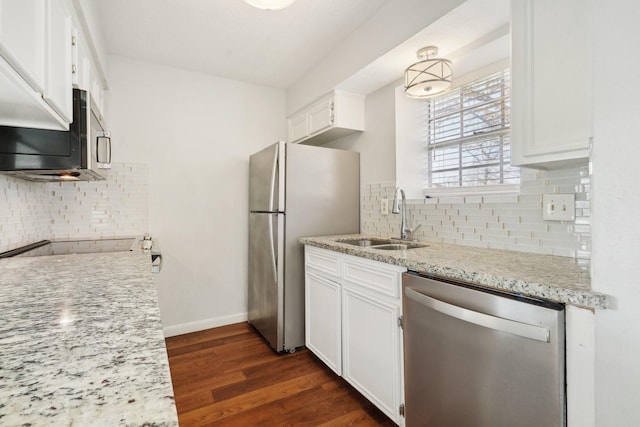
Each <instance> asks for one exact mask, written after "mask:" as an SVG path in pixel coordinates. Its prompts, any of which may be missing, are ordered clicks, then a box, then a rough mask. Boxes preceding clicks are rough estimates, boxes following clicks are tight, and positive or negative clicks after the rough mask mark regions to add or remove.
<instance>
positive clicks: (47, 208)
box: [0, 163, 149, 252]
mask: <svg viewBox="0 0 640 427" xmlns="http://www.w3.org/2000/svg"><path fill="white" fill-rule="evenodd" d="M106 177H107V179H106V180H105V181H94V182H65V183H36V182H29V181H24V180H21V179H17V178H13V177H9V176H5V175H0V252H2V251H6V250H10V249H14V248H17V247H20V246H22V245H25V244H28V243H33V242H35V241H38V240H43V239H67V238H103V237H113V236H128V235H140V234H143V233H145V232H147V231H148V224H149V214H148V167H147V165H144V164H131V163H114V164H113V167H112V169H111V170H107V171H106Z"/></svg>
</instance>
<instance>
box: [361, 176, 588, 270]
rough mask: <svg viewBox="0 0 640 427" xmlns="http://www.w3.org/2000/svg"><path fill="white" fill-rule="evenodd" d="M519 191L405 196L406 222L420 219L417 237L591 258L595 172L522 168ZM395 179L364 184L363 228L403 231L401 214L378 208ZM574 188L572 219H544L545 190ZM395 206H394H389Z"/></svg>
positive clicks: (380, 231)
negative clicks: (574, 206)
mask: <svg viewBox="0 0 640 427" xmlns="http://www.w3.org/2000/svg"><path fill="white" fill-rule="evenodd" d="M521 173H522V177H521V185H520V192H519V193H518V194H493V195H480V194H478V195H469V196H467V195H465V196H447V197H437V198H425V199H423V200H407V222H408V223H409V226H410V227H411V228H413V227H415V226H416V225H417V224H420V228H419V229H418V230H416V232H415V234H414V237H415V238H417V239H419V240H426V241H432V242H442V243H454V244H459V245H467V246H477V247H484V248H494V249H507V250H514V251H520V252H531V253H539V254H550V255H560V256H568V257H574V258H579V259H589V258H590V256H591V210H590V206H591V201H590V191H591V188H590V187H591V177H590V176H589V169H588V167H586V166H584V167H577V168H571V169H562V170H554V171H537V170H533V169H524V168H523V169H522V170H521ZM394 191H395V183H393V182H385V183H376V184H370V185H364V186H363V187H362V188H361V202H360V205H361V206H360V208H361V219H360V221H361V225H360V229H361V231H362V233H366V234H373V235H377V236H383V237H399V236H400V215H394V214H391V213H389V215H383V214H381V213H380V203H381V200H382V199H385V198H386V199H388V201H389V206H391V204H392V201H393V197H394ZM554 193H572V194H575V200H576V212H575V220H574V221H545V220H543V219H542V195H543V194H554ZM390 209H391V208H390Z"/></svg>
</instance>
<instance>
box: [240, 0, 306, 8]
mask: <svg viewBox="0 0 640 427" xmlns="http://www.w3.org/2000/svg"><path fill="white" fill-rule="evenodd" d="M244 1H245V2H247V3H249V4H250V5H251V6H253V7H257V8H258V9H264V10H280V9H284V8H285V7H289V6H291V5H292V4H293V3H295V1H296V0H244Z"/></svg>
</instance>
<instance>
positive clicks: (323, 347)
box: [305, 270, 342, 375]
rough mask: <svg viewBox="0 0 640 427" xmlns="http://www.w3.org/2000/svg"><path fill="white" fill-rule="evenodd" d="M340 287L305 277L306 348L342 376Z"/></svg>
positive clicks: (316, 277)
mask: <svg viewBox="0 0 640 427" xmlns="http://www.w3.org/2000/svg"><path fill="white" fill-rule="evenodd" d="M340 289H341V286H340V284H339V283H336V282H334V281H331V280H329V279H327V278H325V277H322V276H320V275H319V274H316V273H313V272H310V271H309V270H307V271H306V273H305V344H306V346H307V348H308V349H309V350H311V351H312V352H313V353H314V354H315V355H316V356H318V358H319V359H320V360H322V361H323V362H324V363H325V364H326V365H327V366H328V367H329V368H331V370H333V371H334V372H335V373H336V374H338V375H341V374H342V357H341V354H342V346H341V337H342V334H341V321H340V319H341V315H340V299H341V294H340Z"/></svg>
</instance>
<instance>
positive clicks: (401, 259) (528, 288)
mask: <svg viewBox="0 0 640 427" xmlns="http://www.w3.org/2000/svg"><path fill="white" fill-rule="evenodd" d="M367 237H368V238H372V239H375V238H378V239H379V238H380V237H376V236H365V235H348V236H327V237H304V238H301V239H300V243H302V244H305V245H310V246H316V247H319V248H324V249H329V250H332V251H337V252H342V253H346V254H349V255H354V256H358V257H362V258H368V259H372V260H375V261H381V262H384V263H387V264H394V265H399V266H403V267H406V268H407V269H408V270H413V271H417V272H421V273H427V274H433V275H435V276H439V277H443V278H449V279H454V280H461V281H465V282H469V283H475V284H480V285H484V286H489V287H492V288H497V289H502V290H506V291H510V292H515V293H518V294H523V295H527V296H532V297H537V298H544V299H548V300H551V301H557V302H561V303H565V304H571V305H576V306H580V307H586V308H598V309H603V308H606V307H607V296H606V295H604V294H600V293H597V292H594V291H592V290H591V279H590V275H589V265H588V262H585V261H581V260H576V259H574V258H568V257H559V256H551V255H538V254H529V253H524V252H512V251H504V250H498V249H483V248H474V247H469V246H461V245H451V244H443V243H430V242H420V243H424V244H426V245H428V246H426V247H424V248H417V249H409V250H397V251H384V250H376V249H372V248H366V247H358V246H354V245H350V244H346V243H340V240H344V239H353V238H367Z"/></svg>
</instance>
